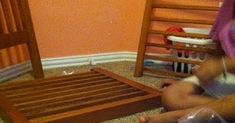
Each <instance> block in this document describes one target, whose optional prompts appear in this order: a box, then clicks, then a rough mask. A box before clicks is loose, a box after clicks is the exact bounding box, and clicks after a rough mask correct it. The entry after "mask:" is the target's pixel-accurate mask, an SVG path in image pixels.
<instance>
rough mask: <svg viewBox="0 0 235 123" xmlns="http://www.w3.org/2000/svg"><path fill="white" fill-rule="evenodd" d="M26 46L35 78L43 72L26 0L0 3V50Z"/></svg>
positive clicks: (11, 0)
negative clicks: (21, 45)
mask: <svg viewBox="0 0 235 123" xmlns="http://www.w3.org/2000/svg"><path fill="white" fill-rule="evenodd" d="M20 44H27V48H28V51H29V54H30V59H31V63H32V67H33V71H34V77H35V78H42V77H43V76H44V75H43V70H42V64H41V60H40V55H39V51H38V46H37V42H36V37H35V32H34V28H33V23H32V18H31V14H30V10H29V4H28V0H1V1H0V50H1V49H5V48H9V47H13V46H16V45H20Z"/></svg>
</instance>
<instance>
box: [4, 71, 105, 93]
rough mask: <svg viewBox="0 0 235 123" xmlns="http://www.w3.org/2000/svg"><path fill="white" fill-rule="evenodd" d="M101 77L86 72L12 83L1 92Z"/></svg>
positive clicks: (97, 74)
mask: <svg viewBox="0 0 235 123" xmlns="http://www.w3.org/2000/svg"><path fill="white" fill-rule="evenodd" d="M99 75H101V74H99V73H95V72H86V73H80V74H76V75H69V76H60V77H53V78H47V79H38V80H34V81H33V82H32V81H31V80H30V81H26V82H24V83H17V84H15V83H12V84H7V85H3V86H1V87H0V90H2V91H5V92H6V91H9V90H16V89H21V88H28V87H31V86H38V85H44V84H49V83H58V82H64V81H66V82H69V81H73V80H78V79H83V78H90V77H93V76H99Z"/></svg>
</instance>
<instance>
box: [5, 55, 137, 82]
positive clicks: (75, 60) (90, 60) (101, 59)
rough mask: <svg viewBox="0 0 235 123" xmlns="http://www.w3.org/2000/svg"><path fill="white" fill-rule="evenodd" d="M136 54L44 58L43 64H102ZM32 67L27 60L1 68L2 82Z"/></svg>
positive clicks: (131, 59) (59, 65)
mask: <svg viewBox="0 0 235 123" xmlns="http://www.w3.org/2000/svg"><path fill="white" fill-rule="evenodd" d="M136 56H137V53H136V52H127V51H124V52H112V53H101V54H93V55H83V56H70V57H61V58H51V59H42V65H43V69H51V68H59V67H70V66H79V65H89V64H100V63H107V62H117V61H135V60H136ZM31 69H32V68H31V65H30V62H25V63H21V64H17V65H14V66H10V67H7V68H4V69H2V70H0V73H1V74H0V82H1V81H5V80H8V79H11V78H13V77H16V76H19V75H21V74H23V73H26V72H28V71H30V70H31Z"/></svg>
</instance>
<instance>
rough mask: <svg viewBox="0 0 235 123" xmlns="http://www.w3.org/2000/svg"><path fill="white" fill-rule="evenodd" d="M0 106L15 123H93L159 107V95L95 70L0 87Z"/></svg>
mask: <svg viewBox="0 0 235 123" xmlns="http://www.w3.org/2000/svg"><path fill="white" fill-rule="evenodd" d="M0 93H1V95H2V96H1V98H0V106H1V108H2V109H4V110H5V111H6V113H7V114H8V116H9V117H10V118H11V119H12V120H13V121H14V122H16V123H28V122H31V123H96V122H101V121H105V120H110V119H113V118H118V117H122V116H126V115H130V114H133V113H137V112H141V111H144V110H148V109H152V108H157V107H159V106H160V92H159V91H157V90H154V89H152V88H149V87H146V86H144V85H141V84H138V83H136V82H134V81H131V80H128V79H126V78H123V77H120V76H118V75H116V74H113V73H111V72H108V71H106V70H103V69H100V68H97V69H93V70H91V71H90V72H87V73H81V74H77V75H71V76H65V77H56V78H50V79H44V80H36V81H28V82H24V83H18V84H8V85H2V86H1V87H0Z"/></svg>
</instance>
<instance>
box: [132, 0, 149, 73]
mask: <svg viewBox="0 0 235 123" xmlns="http://www.w3.org/2000/svg"><path fill="white" fill-rule="evenodd" d="M151 14H152V0H146V6H145V11H144V18H143V22H142V29H141V35H140V42H139V48H138V55H137V59H136V67H135V74H134V76H135V77H140V76H142V75H143V64H144V56H145V51H146V43H147V40H148V30H149V26H150V17H151Z"/></svg>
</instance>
